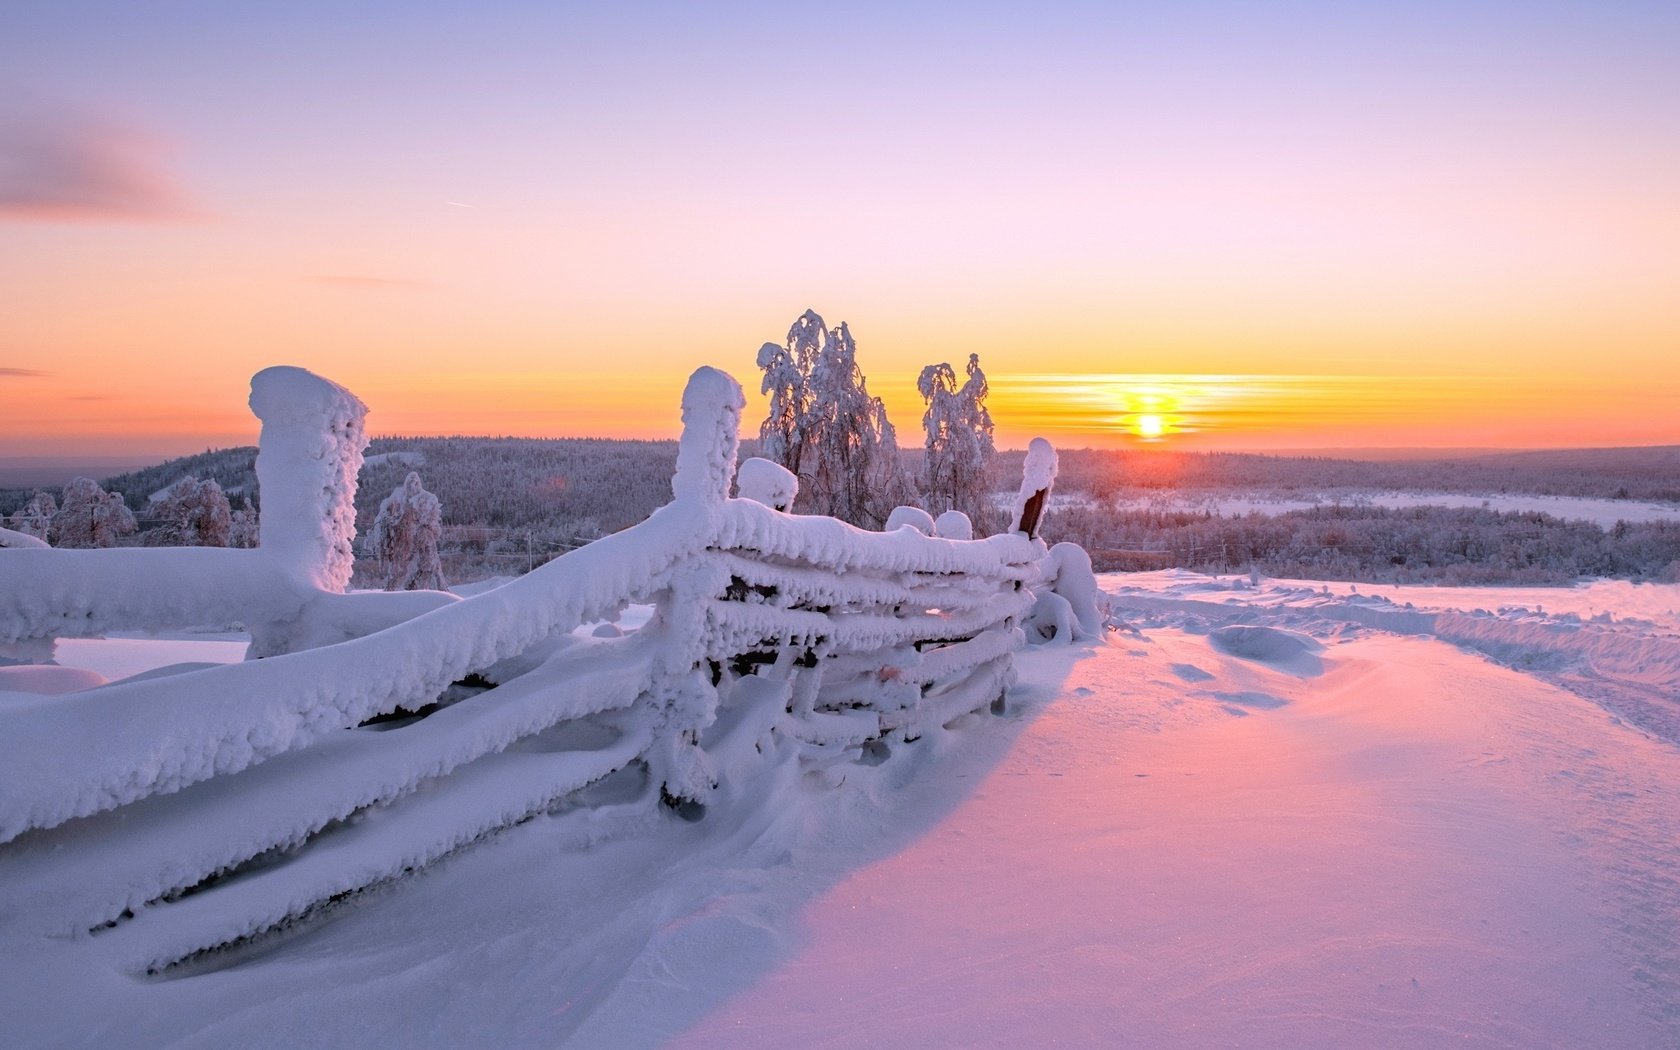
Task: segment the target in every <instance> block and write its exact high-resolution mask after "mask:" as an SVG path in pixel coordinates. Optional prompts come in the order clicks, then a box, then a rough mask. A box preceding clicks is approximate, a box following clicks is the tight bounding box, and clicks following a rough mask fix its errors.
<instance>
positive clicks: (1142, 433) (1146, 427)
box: [1132, 415, 1167, 441]
mask: <svg viewBox="0 0 1680 1050" xmlns="http://www.w3.org/2000/svg"><path fill="white" fill-rule="evenodd" d="M1132 430H1133V432H1135V433H1136V434H1137V436H1138V437H1140V438H1143V439H1144V440H1146V441H1156V440H1159V439H1160V437H1161V435H1162V434H1164V433H1166V431H1167V424H1166V421H1165V420H1163V419H1162V418H1161V417H1160V416H1158V415H1142V416H1137V417H1135V418H1134V419H1133V420H1132Z"/></svg>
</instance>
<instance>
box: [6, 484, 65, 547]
mask: <svg viewBox="0 0 1680 1050" xmlns="http://www.w3.org/2000/svg"><path fill="white" fill-rule="evenodd" d="M57 513H58V501H57V500H55V499H53V495H52V493H50V492H42V491H41V490H39V489H36V490H35V494H34V495H32V496H30V497H29V502H28V503H25V504H24V505H23V506H22V507H20V508H19V509H18V511H17V513H15V514H13V515H12V521H11V524H12V528H14V529H16V530H17V531H18V532H21V533H23V534H24V535H25V536H33V537H35V538H36V539H38V540H41V541H42V542H46V540H47V538H48V536H49V535H50V534H51V532H52V520H53V515H55V514H57Z"/></svg>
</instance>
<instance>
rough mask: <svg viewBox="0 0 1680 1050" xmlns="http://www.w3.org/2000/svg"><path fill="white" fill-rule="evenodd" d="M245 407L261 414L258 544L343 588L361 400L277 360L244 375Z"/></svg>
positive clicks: (307, 574) (307, 576) (319, 580)
mask: <svg viewBox="0 0 1680 1050" xmlns="http://www.w3.org/2000/svg"><path fill="white" fill-rule="evenodd" d="M251 411H252V412H254V413H255V414H256V416H257V418H258V419H260V420H262V437H261V438H260V439H259V450H258V452H257V485H258V486H259V488H260V491H261V494H262V517H261V535H262V539H261V546H260V549H261V550H262V552H263V553H264V555H265V556H267V557H270V558H272V559H275V560H276V561H277V562H279V563H281V564H283V565H284V566H285V568H286V570H287V571H288V572H289V573H295V574H297V575H298V576H300V577H302V579H303V580H304V581H306V582H308V583H310V584H313V585H314V586H316V587H319V588H321V589H322V590H326V591H333V592H342V591H343V590H344V588H345V587H346V586H347V585H348V584H349V582H350V570H351V568H352V564H353V561H354V555H353V553H352V552H351V548H350V543H351V541H352V540H353V539H354V538H355V535H356V475H357V473H358V472H360V470H361V469H362V450H363V449H365V448H367V442H368V439H367V431H366V427H365V421H366V418H367V406H366V405H364V404H362V402H361V401H360V400H359V399H358V398H357V397H356V395H354V394H352V393H351V392H350V391H348V390H346V389H344V388H343V387H341V386H339V385H338V384H337V383H333V382H330V381H328V380H326V379H322V378H321V377H320V376H318V375H315V374H314V373H313V372H309V371H306V370H304V369H302V368H294V367H292V366H289V365H278V366H276V367H274V368H265V369H263V370H262V371H261V372H258V373H257V374H256V375H254V376H252V377H251Z"/></svg>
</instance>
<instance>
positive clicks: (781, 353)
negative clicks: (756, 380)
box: [758, 310, 828, 474]
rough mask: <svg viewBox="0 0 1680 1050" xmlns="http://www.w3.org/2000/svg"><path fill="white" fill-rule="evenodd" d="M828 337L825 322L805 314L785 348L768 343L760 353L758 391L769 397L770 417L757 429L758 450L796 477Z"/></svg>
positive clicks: (788, 338)
mask: <svg viewBox="0 0 1680 1050" xmlns="http://www.w3.org/2000/svg"><path fill="white" fill-rule="evenodd" d="M827 334H828V333H827V330H826V329H824V328H823V319H822V318H821V317H819V316H817V314H816V313H815V312H814V311H811V310H806V311H805V312H804V313H803V314H801V315H800V316H799V318H798V319H797V320H796V321H794V322H793V326H792V327H791V328H789V329H788V334H787V341H786V342H785V343H784V344H783V345H781V346H777V345H776V344H775V343H765V344H764V345H763V346H761V347H759V349H758V367H760V368H762V369H764V382H763V384H762V385H761V386H760V387H759V390H760V392H761V393H765V394H768V395H770V414H769V415H768V416H766V417H765V419H764V423H763V424H762V425H761V426H760V427H759V428H758V439H759V450H760V451H761V452H763V454H764V457H763V458H765V459H767V460H769V461H770V462H772V463H779V464H781V465H782V466H783V467H786V468H787V469H788V470H790V471H792V472H793V473H795V474H798V473H799V458H800V454H801V453H802V452H803V451H804V447H805V428H806V426H807V424H808V416H809V413H810V407H811V390H810V378H811V370H812V368H813V367H814V365H815V364H816V359H817V353H818V351H819V349H820V347H821V345H822V340H823V338H824V337H825V336H826V335H827Z"/></svg>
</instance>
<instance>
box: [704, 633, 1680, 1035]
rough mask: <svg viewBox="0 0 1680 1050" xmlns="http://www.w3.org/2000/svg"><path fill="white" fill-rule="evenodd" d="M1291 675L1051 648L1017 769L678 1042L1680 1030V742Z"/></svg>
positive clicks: (1371, 660) (1383, 673)
mask: <svg viewBox="0 0 1680 1050" xmlns="http://www.w3.org/2000/svg"><path fill="white" fill-rule="evenodd" d="M1253 630H1255V631H1266V630H1269V628H1265V627H1257V628H1253ZM1289 648H1290V647H1289V646H1286V645H1283V644H1279V645H1278V646H1275V647H1273V650H1267V649H1266V648H1265V647H1257V648H1256V649H1255V650H1254V651H1255V652H1257V653H1260V654H1262V655H1264V654H1265V653H1267V652H1270V651H1275V652H1278V653H1285V654H1286V650H1288V649H1289ZM1061 652H1064V653H1065V652H1067V651H1066V650H1062V651H1061ZM1286 655H1287V654H1286ZM1292 661H1293V658H1288V659H1285V660H1283V661H1282V662H1283V663H1287V664H1288V665H1289V667H1290V668H1292V669H1293V671H1292V670H1290V669H1285V668H1283V667H1279V666H1274V665H1272V664H1271V663H1268V662H1266V661H1265V660H1259V661H1257V660H1253V659H1244V658H1242V657H1239V656H1233V655H1227V654H1225V653H1222V652H1220V651H1219V649H1218V648H1216V647H1214V646H1211V645H1209V643H1208V639H1207V638H1206V637H1203V636H1198V635H1193V634H1186V633H1183V632H1180V631H1176V630H1165V631H1157V632H1152V633H1151V634H1150V635H1149V637H1148V638H1147V640H1136V639H1118V640H1116V641H1114V642H1112V643H1111V644H1109V645H1107V646H1105V647H1103V648H1100V649H1097V650H1094V651H1085V652H1080V651H1078V650H1075V651H1073V652H1072V653H1071V654H1069V655H1067V656H1057V655H1051V654H1050V653H1048V652H1045V651H1040V652H1038V653H1031V654H1028V655H1027V656H1025V657H1023V658H1022V659H1021V660H1020V661H1019V666H1021V667H1022V674H1023V684H1025V685H1027V686H1028V687H1029V688H1030V689H1031V691H1032V693H1033V695H1034V697H1035V698H1036V699H1039V700H1048V699H1049V698H1050V696H1051V695H1053V694H1055V693H1057V692H1059V693H1061V694H1062V695H1061V696H1060V697H1059V698H1057V699H1056V700H1055V702H1054V703H1050V704H1049V705H1048V706H1047V707H1045V708H1044V710H1043V713H1042V714H1041V715H1039V716H1038V717H1037V718H1036V719H1035V720H1033V721H1032V722H1031V724H1030V725H1028V726H1027V727H1026V729H1025V730H1024V731H1023V733H1022V735H1021V736H1020V738H1019V739H1018V740H1017V741H1016V742H1015V744H1014V747H1013V749H1012V750H1011V751H1010V753H1009V755H1008V757H1007V759H1006V760H1005V761H1004V762H1003V763H1002V764H1001V765H999V766H998V767H997V768H996V769H995V770H993V771H992V772H991V773H990V774H989V775H987V776H986V777H985V778H984V779H983V780H981V781H980V782H979V783H978V784H976V785H975V786H974V787H973V789H972V792H971V793H970V794H969V795H968V797H967V798H966V800H964V801H963V802H962V804H961V805H960V806H959V807H958V808H957V809H956V810H955V812H954V813H952V814H951V815H950V816H949V817H948V818H947V819H945V820H944V821H942V822H941V823H940V824H939V825H938V826H937V827H935V828H934V829H933V830H932V831H930V832H929V833H928V834H927V835H925V836H924V837H922V838H921V839H919V840H917V841H916V842H914V843H913V844H911V845H910V846H909V847H908V848H906V849H905V850H903V851H902V852H899V853H897V854H896V855H893V856H891V857H889V858H887V859H885V860H882V861H880V862H877V863H875V864H871V865H869V866H867V867H864V868H862V869H860V870H858V871H856V872H854V873H852V874H851V875H849V876H848V877H846V878H845V879H844V880H843V881H841V882H840V883H839V884H838V885H837V886H835V887H834V888H833V889H831V890H829V891H828V892H826V893H824V894H822V895H821V896H820V897H818V898H817V899H816V900H814V901H812V902H811V903H810V904H809V905H808V906H807V907H805V908H804V909H803V910H802V911H801V912H800V914H799V924H800V926H801V927H802V928H803V944H802V945H801V946H800V947H799V949H798V950H797V951H796V952H795V953H793V954H792V955H791V956H790V957H789V958H786V959H785V960H783V961H782V962H781V963H780V964H778V965H777V966H776V967H775V968H774V969H773V970H772V971H771V972H769V973H768V974H767V975H765V976H764V977H763V978H762V979H760V980H758V981H757V982H756V983H755V984H754V985H753V986H752V987H750V988H749V989H747V990H746V991H744V992H742V993H741V994H739V995H737V996H735V997H734V998H732V999H730V1000H729V1001H728V1002H726V1003H724V1004H723V1005H722V1006H720V1007H719V1008H717V1009H716V1010H715V1011H713V1012H712V1013H711V1014H710V1015H709V1016H707V1017H706V1018H705V1019H704V1020H703V1021H701V1022H700V1023H699V1024H697V1025H696V1026H694V1027H693V1028H691V1029H690V1030H689V1031H688V1032H686V1033H685V1034H684V1035H683V1036H681V1037H680V1038H678V1039H677V1040H676V1041H675V1042H674V1043H673V1044H671V1045H673V1046H678V1047H688V1048H698V1047H725V1046H727V1047H772V1046H774V1047H784V1046H791V1045H797V1046H802V1047H853V1046H864V1045H868V1046H891V1047H982V1046H986V1047H1019V1046H1051V1045H1065V1046H1237V1045H1241V1046H1246V1047H1307V1046H1326V1047H1329V1046H1375V1045H1380V1046H1385V1047H1411V1046H1415V1047H1435V1046H1441V1045H1445V1044H1448V1043H1451V1044H1453V1045H1470V1046H1524V1047H1545V1046H1555V1047H1579V1046H1622V1047H1628V1046H1659V1045H1665V1044H1664V1039H1665V1038H1667V1037H1671V1036H1672V1035H1673V1034H1674V1033H1675V1032H1676V1031H1677V1030H1680V1028H1677V1026H1676V1023H1675V1013H1674V1011H1675V1009H1676V1003H1675V1000H1674V998H1673V996H1674V993H1675V981H1676V979H1677V978H1680V954H1677V949H1676V947H1675V944H1674V941H1673V940H1672V937H1673V935H1674V933H1675V932H1676V931H1677V929H1680V909H1677V904H1680V892H1677V887H1676V885H1675V882H1674V879H1673V874H1672V873H1673V870H1674V868H1673V863H1674V861H1675V860H1676V849H1677V842H1680V839H1677V837H1676V836H1677V835H1680V753H1677V752H1676V751H1675V749H1674V748H1673V747H1672V746H1670V745H1665V744H1660V743H1657V742H1654V741H1652V740H1650V739H1647V738H1645V737H1643V736H1641V735H1639V734H1636V733H1633V732H1631V731H1629V729H1628V728H1626V727H1625V726H1622V725H1619V724H1617V723H1616V722H1615V721H1614V720H1613V719H1612V718H1610V717H1609V716H1607V715H1606V714H1605V712H1604V711H1603V710H1601V709H1600V708H1598V707H1595V706H1593V705H1591V704H1589V703H1587V702H1585V701H1583V700H1580V699H1578V698H1576V697H1574V696H1572V695H1570V694H1568V693H1565V692H1562V691H1561V690H1558V689H1555V688H1550V687H1547V686H1543V685H1540V684H1539V683H1536V682H1535V681H1534V680H1533V679H1530V678H1527V677H1525V676H1523V675H1520V674H1518V673H1516V672H1514V671H1510V670H1506V669H1503V668H1500V667H1496V666H1494V665H1492V664H1489V663H1487V662H1485V661H1483V660H1480V659H1478V658H1476V657H1474V656H1471V655H1467V654H1465V653H1463V652H1460V651H1458V650H1456V649H1453V648H1450V647H1449V646H1447V645H1445V644H1442V643H1440V642H1434V641H1423V640H1417V639H1410V638H1398V637H1389V636H1385V637H1372V638H1365V639H1360V640H1357V641H1353V642H1346V643H1341V644H1337V645H1335V646H1333V647H1332V648H1331V649H1330V651H1329V652H1328V653H1327V654H1326V656H1325V658H1324V660H1323V666H1322V669H1321V672H1317V673H1315V672H1312V671H1310V670H1306V671H1303V670H1302V668H1301V667H1300V665H1299V664H1297V663H1294V662H1292ZM1029 668H1030V670H1029ZM1192 669H1194V671H1192ZM1642 975H1643V976H1642ZM1664 1033H1667V1035H1666V1036H1665V1035H1664Z"/></svg>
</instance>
